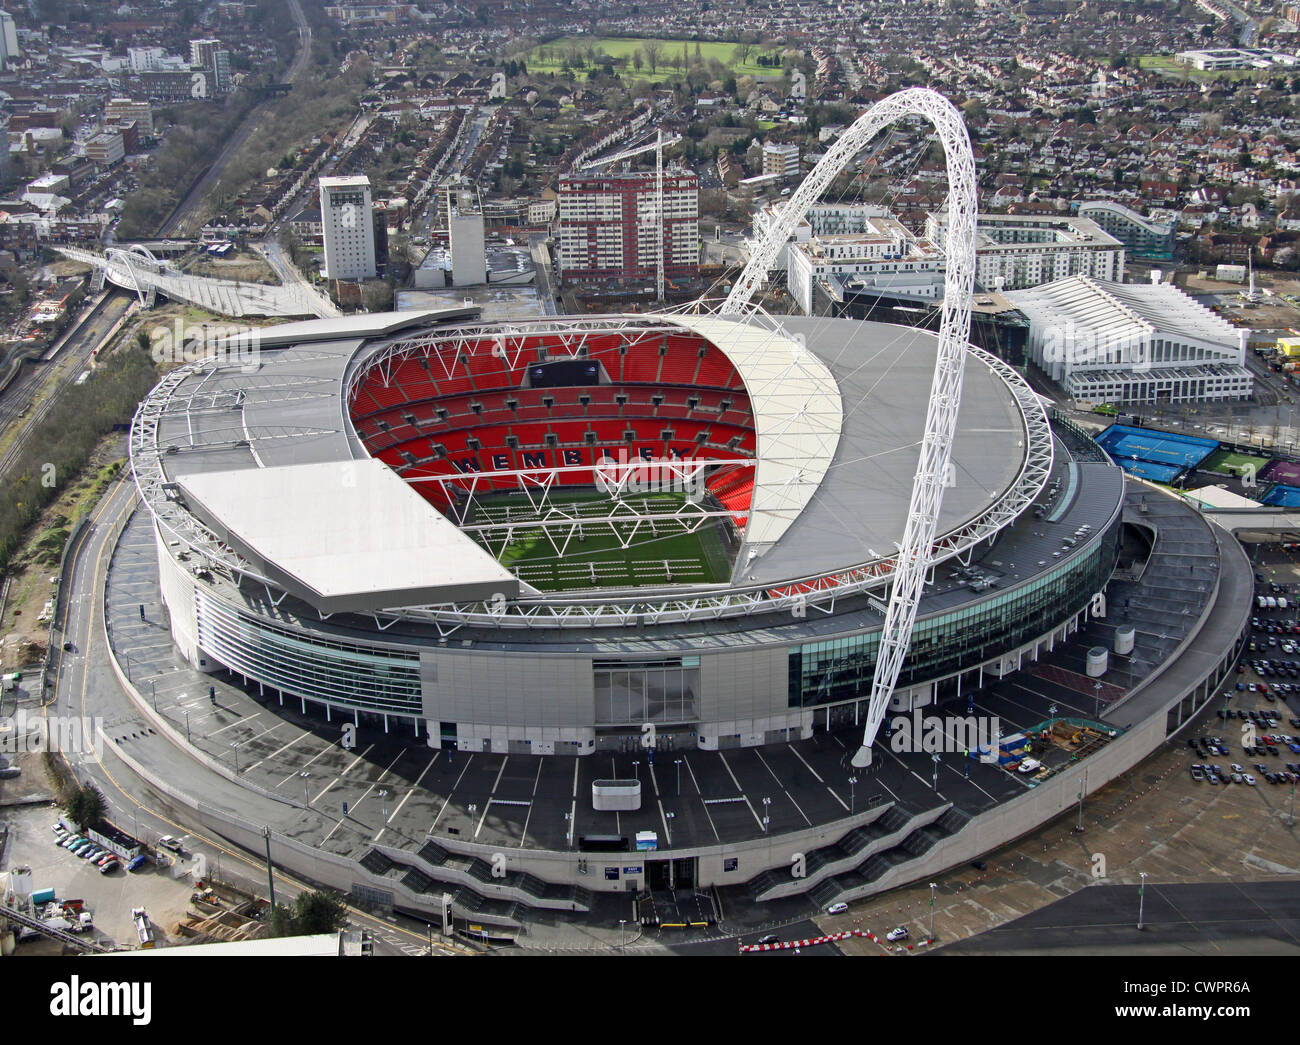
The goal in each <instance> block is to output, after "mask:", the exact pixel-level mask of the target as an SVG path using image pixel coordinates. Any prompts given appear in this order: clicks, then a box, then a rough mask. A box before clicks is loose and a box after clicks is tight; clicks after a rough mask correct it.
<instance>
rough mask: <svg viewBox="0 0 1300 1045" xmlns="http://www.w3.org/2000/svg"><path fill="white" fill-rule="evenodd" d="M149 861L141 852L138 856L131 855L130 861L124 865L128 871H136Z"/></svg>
mask: <svg viewBox="0 0 1300 1045" xmlns="http://www.w3.org/2000/svg"><path fill="white" fill-rule="evenodd" d="M148 862H149V858H148V857H147V856H145V855H144V854H143V853H141V854H140V855H139V856H133V857H132V858H131V862H130V863H129V864H127V865H126V869H127V870H128V871H138V870H140V868H142V867H143V866H144V865H145V864H147V863H148Z"/></svg>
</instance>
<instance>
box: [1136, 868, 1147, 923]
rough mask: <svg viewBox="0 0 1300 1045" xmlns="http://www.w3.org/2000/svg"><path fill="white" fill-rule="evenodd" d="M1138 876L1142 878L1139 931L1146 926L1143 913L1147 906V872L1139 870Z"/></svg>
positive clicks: (1139, 896)
mask: <svg viewBox="0 0 1300 1045" xmlns="http://www.w3.org/2000/svg"><path fill="white" fill-rule="evenodd" d="M1138 877H1139V878H1141V879H1142V882H1141V884H1139V885H1138V931H1139V932H1141V931H1142V930H1143V929H1145V928H1146V926H1145V925H1144V924H1143V921H1142V915H1143V912H1144V909H1145V906H1146V891H1147V873H1146V872H1145V871H1139V872H1138Z"/></svg>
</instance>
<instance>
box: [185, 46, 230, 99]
mask: <svg viewBox="0 0 1300 1045" xmlns="http://www.w3.org/2000/svg"><path fill="white" fill-rule="evenodd" d="M190 67H191V68H192V69H195V70H197V71H201V72H202V73H203V74H204V76H206V77H207V78H208V81H209V82H208V84H207V87H208V88H209V91H208V93H209V94H210V95H213V94H226V93H227V92H228V91H229V90H230V52H229V51H227V50H225V49H224V48H222V46H221V41H220V40H191V41H190Z"/></svg>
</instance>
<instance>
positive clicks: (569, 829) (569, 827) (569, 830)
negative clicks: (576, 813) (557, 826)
mask: <svg viewBox="0 0 1300 1045" xmlns="http://www.w3.org/2000/svg"><path fill="white" fill-rule="evenodd" d="M564 839H565V842H566V843H567V844H568V845H569V846H570V848H572V846H573V814H572V813H565V814H564Z"/></svg>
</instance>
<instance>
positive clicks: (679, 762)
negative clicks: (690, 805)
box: [673, 758, 682, 798]
mask: <svg viewBox="0 0 1300 1045" xmlns="http://www.w3.org/2000/svg"><path fill="white" fill-rule="evenodd" d="M673 765H675V766H676V767H677V797H678V798H681V796H682V760H681V759H680V758H677V759H674V760H673Z"/></svg>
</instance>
